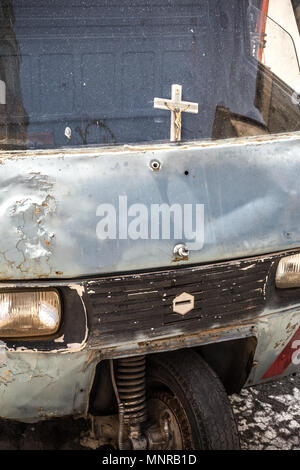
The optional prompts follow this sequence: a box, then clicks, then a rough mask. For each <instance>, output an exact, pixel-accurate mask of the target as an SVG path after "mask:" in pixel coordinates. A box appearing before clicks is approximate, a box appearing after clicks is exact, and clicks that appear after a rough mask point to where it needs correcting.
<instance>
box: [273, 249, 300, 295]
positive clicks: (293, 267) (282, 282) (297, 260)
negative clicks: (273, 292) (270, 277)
mask: <svg viewBox="0 0 300 470" xmlns="http://www.w3.org/2000/svg"><path fill="white" fill-rule="evenodd" d="M276 287H279V288H280V289H288V288H291V287H300V254H299V255H293V256H287V257H286V258H282V259H281V260H280V262H279V264H278V268H277V272H276Z"/></svg>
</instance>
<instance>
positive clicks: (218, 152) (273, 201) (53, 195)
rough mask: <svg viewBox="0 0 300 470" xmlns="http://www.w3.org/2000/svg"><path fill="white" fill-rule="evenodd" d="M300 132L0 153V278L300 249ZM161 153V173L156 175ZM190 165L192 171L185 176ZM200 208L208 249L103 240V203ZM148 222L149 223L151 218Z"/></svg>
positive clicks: (77, 274)
mask: <svg viewBox="0 0 300 470" xmlns="http://www.w3.org/2000/svg"><path fill="white" fill-rule="evenodd" d="M299 139H300V135H299V133H295V134H289V135H281V136H275V137H272V138H270V137H265V138H258V139H256V138H247V139H244V140H242V139H236V140H228V141H223V142H222V143H221V144H218V143H214V142H211V143H209V142H203V143H195V144H191V145H187V144H185V145H181V146H177V145H161V146H156V147H152V148H149V147H148V146H145V147H128V146H125V147H117V148H114V149H112V148H110V149H100V148H98V149H86V150H81V149H78V150H73V151H66V150H62V151H59V152H57V151H35V152H25V153H22V152H15V153H11V154H9V153H6V152H2V153H0V162H1V165H0V265H1V272H0V279H2V280H7V279H41V278H61V279H63V278H76V277H77V278H78V277H80V276H88V275H97V274H105V273H117V272H126V271H137V270H141V269H143V270H147V269H148V270H149V269H154V268H165V267H175V266H176V265H189V264H198V263H209V262H216V261H221V260H229V259H234V258H236V259H237V258H243V257H250V256H254V255H260V254H264V253H270V252H276V251H280V250H286V249H292V248H297V247H299V246H300V228H299V223H298V221H299V220H300V207H299V203H298V202H299V198H300V187H299V184H298V180H297V178H295V175H297V174H298V173H300V159H299ZM154 158H155V159H157V160H158V161H160V163H161V168H160V171H156V172H154V171H152V170H151V168H150V162H151V161H152V160H153V159H154ZM187 171H188V174H186V172H187ZM120 195H127V200H128V206H130V205H131V204H134V203H137V202H138V203H141V204H145V205H146V207H148V208H149V207H150V204H154V203H155V204H163V203H167V204H169V205H172V204H174V203H179V204H193V205H195V204H203V205H204V211H205V220H204V230H205V233H204V246H203V248H202V249H201V250H198V251H191V253H190V257H189V259H187V260H184V261H178V260H174V256H173V248H174V245H175V244H176V243H178V242H186V241H187V240H186V239H185V237H183V239H181V240H176V239H174V238H173V239H172V237H171V239H170V240H163V239H159V240H154V239H151V238H148V239H138V240H132V239H130V238H128V239H125V240H119V239H117V240H110V239H107V240H100V239H99V238H97V234H96V229H97V224H98V223H99V221H100V217H99V216H97V214H96V212H97V208H98V206H99V204H102V203H109V204H113V205H114V206H115V207H116V210H118V204H119V196H120ZM149 223H150V221H149Z"/></svg>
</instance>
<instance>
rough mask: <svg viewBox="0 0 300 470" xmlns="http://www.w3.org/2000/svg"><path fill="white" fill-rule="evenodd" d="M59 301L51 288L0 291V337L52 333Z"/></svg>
mask: <svg viewBox="0 0 300 470" xmlns="http://www.w3.org/2000/svg"><path fill="white" fill-rule="evenodd" d="M60 319H61V305H60V298H59V295H58V292H56V291H54V290H45V291H43V290H39V291H22V292H20V291H13V292H0V337H2V338H3V337H4V338H7V337H30V336H31V337H33V336H45V335H50V334H53V333H55V332H56V331H57V330H58V328H59V324H60Z"/></svg>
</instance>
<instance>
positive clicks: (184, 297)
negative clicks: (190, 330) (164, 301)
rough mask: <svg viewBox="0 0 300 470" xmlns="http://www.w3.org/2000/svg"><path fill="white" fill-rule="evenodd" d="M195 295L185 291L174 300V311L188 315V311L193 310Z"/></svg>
mask: <svg viewBox="0 0 300 470" xmlns="http://www.w3.org/2000/svg"><path fill="white" fill-rule="evenodd" d="M194 300H195V299H194V296H193V295H191V294H188V293H187V292H183V294H180V295H178V296H177V297H175V299H174V300H173V312H175V313H179V314H180V315H186V314H187V313H188V312H190V311H191V310H193V308H194V305H195V301H194Z"/></svg>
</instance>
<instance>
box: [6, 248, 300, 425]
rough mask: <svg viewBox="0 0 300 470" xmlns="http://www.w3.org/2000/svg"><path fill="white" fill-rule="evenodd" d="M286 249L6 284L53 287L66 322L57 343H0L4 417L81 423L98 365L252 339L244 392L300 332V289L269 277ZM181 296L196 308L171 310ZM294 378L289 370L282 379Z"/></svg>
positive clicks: (49, 340) (290, 368) (53, 340)
mask: <svg viewBox="0 0 300 470" xmlns="http://www.w3.org/2000/svg"><path fill="white" fill-rule="evenodd" d="M293 253H295V252H294V251H293V252H291V251H286V252H280V253H275V254H271V255H263V256H259V257H255V258H247V259H242V260H235V261H230V262H223V263H216V264H210V265H203V266H201V265H200V266H199V265H198V266H190V267H186V268H176V269H169V270H162V271H153V272H147V273H135V274H124V275H118V276H105V277H99V278H93V279H81V280H73V281H72V283H70V282H68V281H57V280H56V281H37V282H27V281H24V282H20V283H14V285H12V284H11V283H2V284H1V286H2V288H4V289H6V288H8V287H9V288H18V287H22V289H24V288H26V287H28V288H33V287H46V286H47V287H54V286H55V288H57V289H58V290H59V291H60V293H61V297H62V300H63V321H62V325H61V328H60V330H59V331H58V332H57V334H56V335H55V336H54V337H51V338H46V339H43V340H40V339H39V340H36V339H31V340H30V341H29V340H26V341H25V340H13V339H10V340H9V341H5V340H2V342H1V344H0V396H1V400H0V416H2V417H5V418H10V419H19V420H22V421H38V420H40V419H44V418H49V417H54V416H55V417H56V416H63V415H68V414H70V415H74V414H75V415H86V414H87V413H88V405H89V393H90V390H91V388H92V384H93V379H94V374H95V369H96V366H97V364H98V363H99V362H100V361H101V360H103V359H107V358H119V357H123V356H129V355H142V354H147V353H156V352H163V351H170V350H176V349H182V348H188V347H199V346H201V345H206V344H211V343H216V342H222V341H229V340H234V339H240V338H245V337H250V336H252V337H255V338H256V339H257V342H258V344H257V350H256V354H255V358H254V367H253V369H252V371H251V374H250V377H249V380H248V384H253V383H259V382H260V381H262V380H263V374H264V372H265V371H266V370H267V369H268V368H269V367H270V365H271V364H272V362H274V360H275V359H276V357H277V356H278V354H279V353H280V351H281V350H282V349H283V347H284V345H285V344H287V343H288V342H289V341H290V340H291V338H292V337H293V335H295V332H296V331H298V329H299V326H300V293H299V289H293V290H290V292H287V291H285V292H278V291H277V290H276V288H275V281H274V280H275V273H276V268H277V265H278V263H279V260H280V259H281V258H282V257H284V256H287V255H290V254H293ZM182 293H187V294H189V295H191V296H193V297H194V308H193V309H192V310H191V311H189V312H187V313H186V314H185V315H181V314H179V313H176V312H174V299H176V298H177V297H178V296H179V295H180V294H182ZM295 370H297V366H296V365H294V364H288V366H287V367H286V370H284V371H283V374H285V373H292V372H293V371H295Z"/></svg>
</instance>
